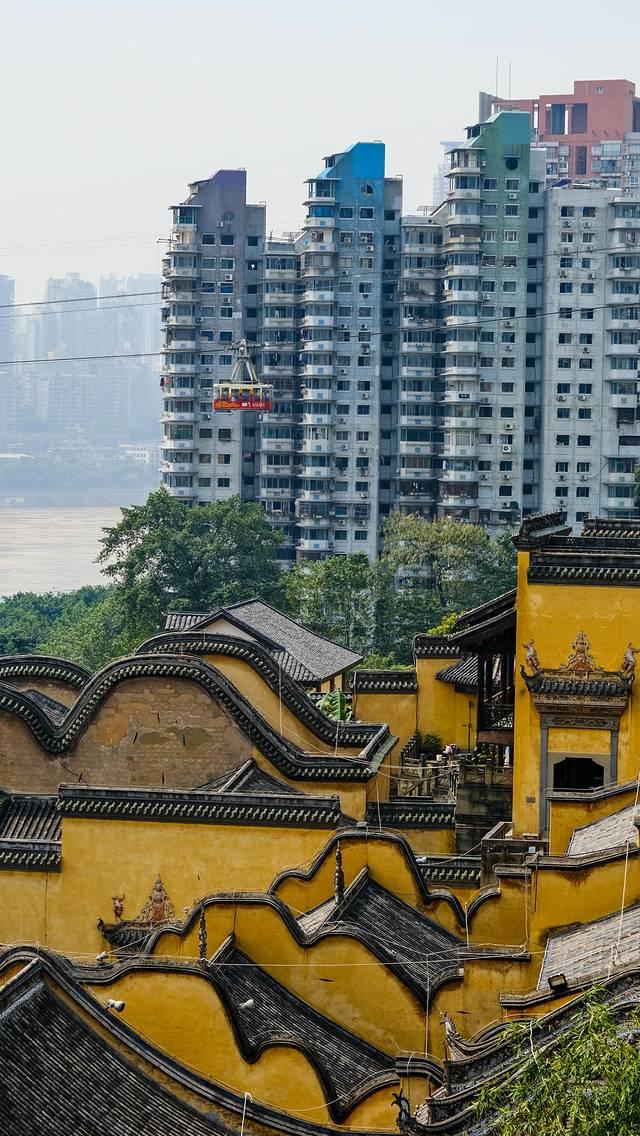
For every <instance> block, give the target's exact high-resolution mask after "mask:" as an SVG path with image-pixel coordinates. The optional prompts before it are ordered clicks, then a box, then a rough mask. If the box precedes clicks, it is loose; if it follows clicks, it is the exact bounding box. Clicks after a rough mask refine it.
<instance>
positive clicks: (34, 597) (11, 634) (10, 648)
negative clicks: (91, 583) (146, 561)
mask: <svg viewBox="0 0 640 1136" xmlns="http://www.w3.org/2000/svg"><path fill="white" fill-rule="evenodd" d="M107 591H108V589H107V588H105V587H100V586H97V587H85V588H78V589H77V590H76V591H73V592H45V593H44V594H38V593H36V592H17V593H16V595H14V596H8V597H6V598H5V599H0V655H29V654H32V653H33V652H35V651H42V647H41V643H42V642H43V641H44V640H46V638H47V637H48V635H49V634H50V632H51V629H52V628H53V627H54V626H55V624H56V622H57V621H58V620H59V619H61V618H63V617H67V616H68V617H69V618H70V619H71V620H75V619H78V618H80V617H81V616H82V615H83V614H84V613H85V612H87V611H88V610H90V609H91V608H92V607H94V606H95V605H96V604H98V603H100V602H101V600H103V599H104V597H105V596H106V595H107Z"/></svg>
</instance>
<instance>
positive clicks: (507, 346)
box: [504, 343, 513, 351]
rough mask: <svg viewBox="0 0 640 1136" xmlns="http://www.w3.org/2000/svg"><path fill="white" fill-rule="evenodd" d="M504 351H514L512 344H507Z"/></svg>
mask: <svg viewBox="0 0 640 1136" xmlns="http://www.w3.org/2000/svg"><path fill="white" fill-rule="evenodd" d="M504 350H505V351H513V344H512V343H506V344H505V345H504Z"/></svg>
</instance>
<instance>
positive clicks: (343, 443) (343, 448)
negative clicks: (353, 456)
mask: <svg viewBox="0 0 640 1136" xmlns="http://www.w3.org/2000/svg"><path fill="white" fill-rule="evenodd" d="M340 449H341V450H348V449H349V444H348V443H347V442H342V443H341V445H340Z"/></svg>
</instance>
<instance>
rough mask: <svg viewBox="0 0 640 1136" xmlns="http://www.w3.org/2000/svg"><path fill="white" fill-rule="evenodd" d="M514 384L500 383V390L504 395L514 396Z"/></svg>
mask: <svg viewBox="0 0 640 1136" xmlns="http://www.w3.org/2000/svg"><path fill="white" fill-rule="evenodd" d="M513 389H514V384H513V383H500V390H501V392H502V394H513Z"/></svg>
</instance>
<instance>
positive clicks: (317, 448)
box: [299, 438, 336, 454]
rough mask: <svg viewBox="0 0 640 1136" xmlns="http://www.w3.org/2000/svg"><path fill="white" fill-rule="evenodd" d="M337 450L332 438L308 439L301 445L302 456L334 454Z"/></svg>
mask: <svg viewBox="0 0 640 1136" xmlns="http://www.w3.org/2000/svg"><path fill="white" fill-rule="evenodd" d="M335 448H336V445H335V442H333V441H332V440H331V438H313V439H311V438H307V439H305V440H304V441H302V442H300V443H299V450H300V453H301V454H332V453H333V451H334V450H335Z"/></svg>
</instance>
